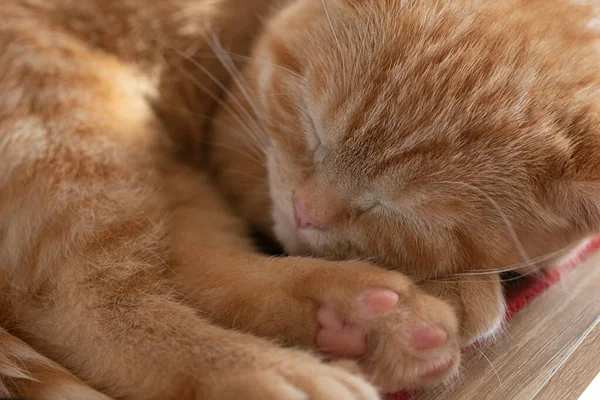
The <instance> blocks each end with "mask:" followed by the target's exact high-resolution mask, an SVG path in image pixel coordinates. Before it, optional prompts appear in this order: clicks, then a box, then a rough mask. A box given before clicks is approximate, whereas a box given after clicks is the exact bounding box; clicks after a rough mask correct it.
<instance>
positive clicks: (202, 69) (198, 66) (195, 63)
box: [173, 49, 266, 145]
mask: <svg viewBox="0 0 600 400" xmlns="http://www.w3.org/2000/svg"><path fill="white" fill-rule="evenodd" d="M173 50H174V51H175V52H177V53H178V54H179V55H180V56H181V57H183V58H184V59H186V60H187V61H189V62H190V63H191V64H192V65H194V66H195V67H196V68H198V69H199V70H200V71H202V72H203V73H204V74H205V75H206V76H207V77H208V78H209V79H210V80H211V81H213V82H214V83H215V84H216V85H217V86H218V87H219V88H220V89H221V90H222V91H223V92H224V93H225V94H226V95H227V96H229V97H230V98H231V100H233V101H234V105H235V106H237V107H238V110H239V111H241V112H242V113H243V114H244V116H245V117H246V118H247V119H248V120H247V122H250V123H251V124H252V125H254V126H253V128H254V129H257V130H258V131H253V130H252V129H249V131H248V133H251V134H252V136H253V138H254V139H256V140H261V139H262V138H261V137H260V126H259V125H258V124H257V123H256V120H255V119H253V118H252V116H251V115H250V113H249V112H248V110H247V109H246V108H245V107H243V105H242V104H241V103H240V101H239V99H238V98H237V97H235V96H234V95H233V93H232V92H231V91H230V90H229V89H227V87H226V86H225V85H224V84H223V83H222V82H221V81H220V80H218V79H217V78H216V77H215V76H214V74H213V73H212V72H210V71H209V70H208V69H207V68H206V67H205V66H204V65H202V64H200V63H199V62H198V61H196V60H194V58H193V57H191V56H188V55H187V54H185V53H183V52H182V51H180V50H177V49H173ZM223 103H225V102H223ZM223 103H221V104H223ZM238 122H239V121H238ZM248 127H249V128H250V126H248ZM257 133H258V134H257ZM262 145H266V143H264V142H263V143H262Z"/></svg>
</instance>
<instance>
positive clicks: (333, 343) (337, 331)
mask: <svg viewBox="0 0 600 400" xmlns="http://www.w3.org/2000/svg"><path fill="white" fill-rule="evenodd" d="M317 321H319V324H320V325H321V329H320V331H319V333H318V334H317V347H318V348H319V350H321V351H322V352H324V353H327V354H330V355H332V356H335V357H360V356H362V355H364V354H365V353H366V352H367V337H366V335H365V332H364V331H363V330H362V329H361V328H360V327H357V326H354V325H350V324H347V323H345V322H344V321H343V320H342V317H340V316H339V315H338V313H337V312H335V311H334V310H332V309H331V308H328V307H321V308H320V309H319V311H317Z"/></svg>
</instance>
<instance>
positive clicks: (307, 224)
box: [293, 194, 325, 229]
mask: <svg viewBox="0 0 600 400" xmlns="http://www.w3.org/2000/svg"><path fill="white" fill-rule="evenodd" d="M293 201H294V217H295V219H296V226H298V228H300V229H310V228H313V229H324V228H325V226H324V225H325V224H324V223H323V222H324V221H321V220H319V218H317V217H316V216H315V215H314V214H313V213H310V212H309V211H307V209H306V205H305V203H304V201H303V200H302V198H300V197H299V196H298V195H297V194H294V198H293Z"/></svg>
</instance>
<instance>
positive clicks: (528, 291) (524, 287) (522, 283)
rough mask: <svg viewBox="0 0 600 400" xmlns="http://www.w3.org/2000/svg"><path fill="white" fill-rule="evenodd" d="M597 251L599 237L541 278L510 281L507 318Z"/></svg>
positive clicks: (404, 399) (398, 399)
mask: <svg viewBox="0 0 600 400" xmlns="http://www.w3.org/2000/svg"><path fill="white" fill-rule="evenodd" d="M598 249H600V236H597V237H594V238H592V239H590V240H588V241H587V242H586V243H584V244H583V245H582V246H581V247H579V248H577V249H576V250H575V251H574V252H573V253H572V254H571V255H569V256H567V257H566V258H564V259H562V260H561V261H560V262H559V263H558V265H557V266H556V267H557V268H555V269H553V270H551V271H549V272H546V273H545V274H544V275H543V276H541V277H540V276H538V277H533V276H527V277H523V278H519V279H517V280H511V281H510V282H509V283H508V284H507V285H506V302H507V305H508V307H507V309H506V316H507V318H510V317H512V316H513V315H515V313H517V311H519V310H520V309H522V308H523V307H525V306H526V305H527V304H529V303H530V302H531V301H532V300H533V299H534V298H535V297H537V296H538V295H539V294H540V293H542V292H543V291H544V290H546V289H548V288H549V287H550V286H552V285H553V284H555V283H556V282H558V280H559V279H560V278H561V276H562V275H563V274H564V273H565V272H566V271H568V270H569V269H571V268H573V267H575V266H576V265H578V264H580V263H581V262H583V261H585V260H586V259H587V258H588V257H589V256H590V255H592V254H593V253H595V252H596V251H598ZM467 351H468V350H467ZM413 394H415V393H409V392H401V393H395V394H391V395H388V397H387V400H408V399H409V398H410V397H411V396H412V395H413Z"/></svg>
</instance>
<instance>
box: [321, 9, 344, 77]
mask: <svg viewBox="0 0 600 400" xmlns="http://www.w3.org/2000/svg"><path fill="white" fill-rule="evenodd" d="M321 4H323V10H325V16H326V17H327V22H329V27H330V28H331V32H332V33H333V38H334V39H335V42H336V43H337V46H338V50H339V52H340V57H341V59H342V66H343V68H344V70H345V69H346V66H345V65H344V57H343V56H342V55H343V51H342V43H341V42H340V39H339V38H338V35H337V33H336V32H335V29H333V22H332V21H331V16H330V15H329V10H328V9H327V4H325V0H321Z"/></svg>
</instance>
